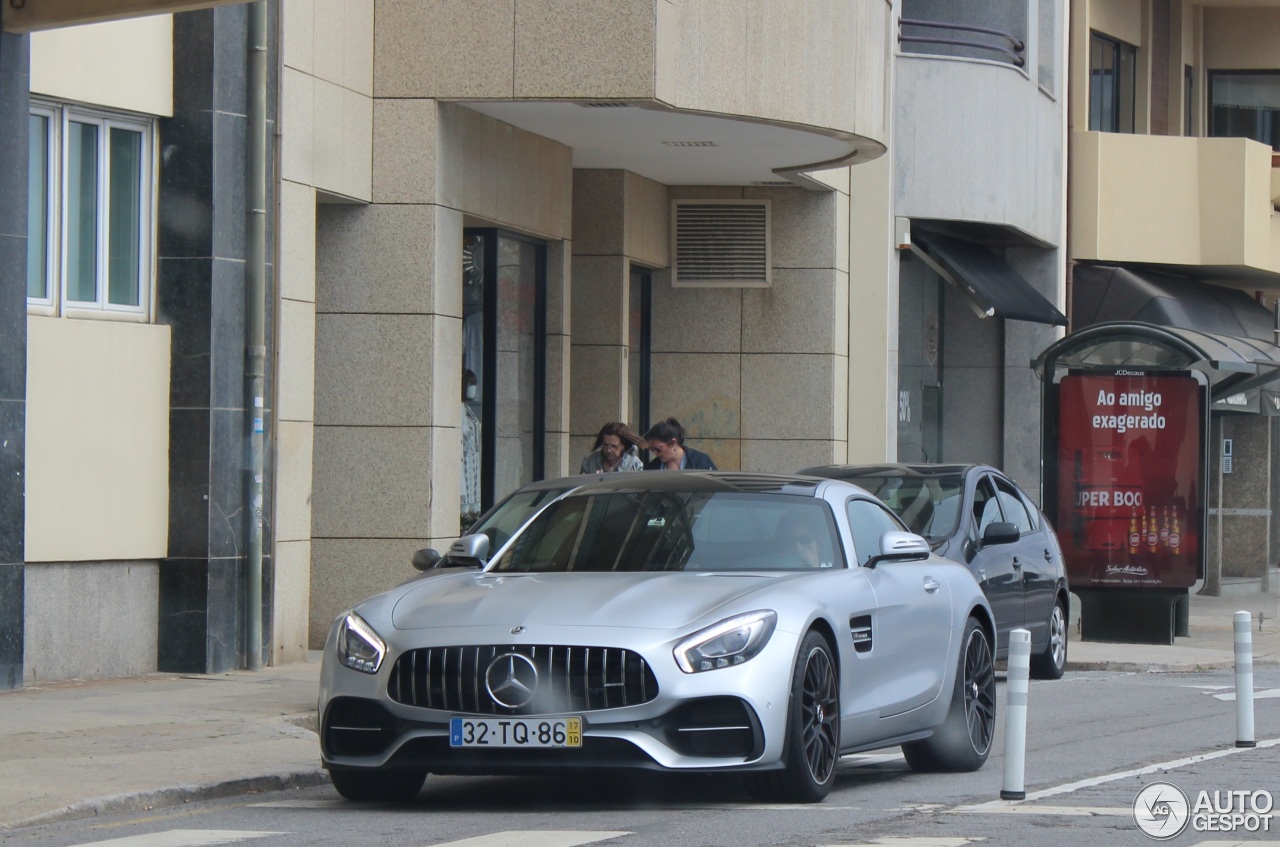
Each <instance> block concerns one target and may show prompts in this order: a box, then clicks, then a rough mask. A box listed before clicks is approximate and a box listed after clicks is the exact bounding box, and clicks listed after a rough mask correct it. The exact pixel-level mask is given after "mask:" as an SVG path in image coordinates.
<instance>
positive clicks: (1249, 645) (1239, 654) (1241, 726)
mask: <svg viewBox="0 0 1280 847" xmlns="http://www.w3.org/2000/svg"><path fill="white" fill-rule="evenodd" d="M1252 623H1253V615H1251V614H1249V613H1248V612H1236V614H1235V630H1236V746H1237V747H1256V746H1257V742H1256V741H1255V740H1254V737H1253V632H1252V631H1251V630H1250V626H1251V624H1252Z"/></svg>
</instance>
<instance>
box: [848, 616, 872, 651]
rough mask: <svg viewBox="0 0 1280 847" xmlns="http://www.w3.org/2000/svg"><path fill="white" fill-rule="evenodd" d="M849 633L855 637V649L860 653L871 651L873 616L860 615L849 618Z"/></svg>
mask: <svg viewBox="0 0 1280 847" xmlns="http://www.w3.org/2000/svg"><path fill="white" fill-rule="evenodd" d="M849 635H850V636H852V638H853V649H854V650H857V651H858V652H859V653H870V652H871V616H870V615H858V616H857V617H853V618H849Z"/></svg>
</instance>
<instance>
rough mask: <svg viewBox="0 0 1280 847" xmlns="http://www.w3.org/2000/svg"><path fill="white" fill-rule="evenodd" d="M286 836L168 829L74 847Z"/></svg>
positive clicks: (167, 845)
mask: <svg viewBox="0 0 1280 847" xmlns="http://www.w3.org/2000/svg"><path fill="white" fill-rule="evenodd" d="M269 835H288V833H287V832H254V831H250V830H238V829H170V830H167V831H165V832H153V833H151V834H150V835H130V836H128V837H126V838H112V839H111V840H110V841H91V842H87V843H85V844H78V845H76V847H90V845H92V847H201V845H206V844H232V843H234V842H236V841H248V840H249V839H250V838H266V837H267V836H269Z"/></svg>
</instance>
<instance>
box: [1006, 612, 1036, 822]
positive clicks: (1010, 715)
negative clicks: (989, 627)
mask: <svg viewBox="0 0 1280 847" xmlns="http://www.w3.org/2000/svg"><path fill="white" fill-rule="evenodd" d="M1030 679H1031V633H1030V632H1029V631H1027V630H1025V629H1014V630H1010V631H1009V681H1008V684H1007V685H1006V687H1005V694H1006V695H1007V699H1008V703H1007V704H1006V708H1005V712H1004V788H1002V789H1000V799H1001V800H1025V799H1027V791H1026V787H1025V784H1024V782H1023V777H1024V774H1025V771H1026V761H1027V691H1028V687H1029V686H1030Z"/></svg>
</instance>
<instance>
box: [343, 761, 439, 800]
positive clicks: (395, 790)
mask: <svg viewBox="0 0 1280 847" xmlns="http://www.w3.org/2000/svg"><path fill="white" fill-rule="evenodd" d="M329 779H330V780H331V781H332V782H333V787H334V788H335V789H337V791H338V793H339V794H341V795H342V796H343V797H345V798H346V799H348V800H351V801H353V802H356V803H407V802H409V801H410V800H412V799H413V798H414V797H417V796H418V792H420V791H421V790H422V784H423V783H424V782H426V781H427V772H426V771H425V770H421V769H419V768H404V769H400V770H374V769H371V768H370V769H349V770H331V771H329Z"/></svg>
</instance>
